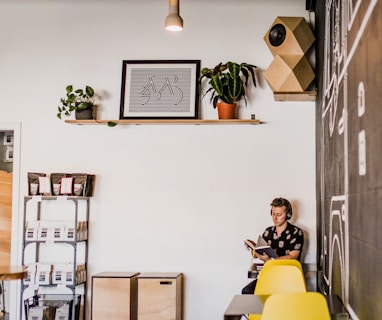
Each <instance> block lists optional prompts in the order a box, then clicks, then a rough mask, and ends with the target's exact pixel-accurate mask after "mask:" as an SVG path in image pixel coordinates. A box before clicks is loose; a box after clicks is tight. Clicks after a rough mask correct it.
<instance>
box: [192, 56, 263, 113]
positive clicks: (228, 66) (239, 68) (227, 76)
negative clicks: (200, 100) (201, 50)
mask: <svg viewBox="0 0 382 320" xmlns="http://www.w3.org/2000/svg"><path fill="white" fill-rule="evenodd" d="M256 68H257V67H256V66H255V65H252V64H249V63H240V64H239V63H236V62H231V61H229V62H227V63H224V64H223V63H219V64H218V65H217V66H215V67H214V68H213V69H209V68H203V69H202V71H201V75H200V79H199V82H200V84H202V83H203V81H207V80H208V84H209V86H210V88H209V89H208V90H207V91H206V92H205V94H204V95H203V97H204V96H205V95H207V94H208V93H211V98H210V102H211V103H212V105H213V107H214V108H216V107H218V114H219V119H234V118H235V111H236V106H237V102H239V101H240V100H241V99H244V101H245V104H247V100H246V95H247V87H248V84H249V81H250V78H252V84H253V86H254V87H256V78H255V69H256ZM226 109H228V110H229V112H228V113H227V114H226V113H225V112H224V110H226Z"/></svg>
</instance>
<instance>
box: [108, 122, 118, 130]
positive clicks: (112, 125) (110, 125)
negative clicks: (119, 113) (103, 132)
mask: <svg viewBox="0 0 382 320" xmlns="http://www.w3.org/2000/svg"><path fill="white" fill-rule="evenodd" d="M116 125H117V123H116V122H114V121H108V122H107V126H108V127H110V128H112V127H115V126H116Z"/></svg>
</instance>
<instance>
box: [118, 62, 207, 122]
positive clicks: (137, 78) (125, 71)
mask: <svg viewBox="0 0 382 320" xmlns="http://www.w3.org/2000/svg"><path fill="white" fill-rule="evenodd" d="M199 74H200V60H123V63H122V86H121V106H120V114H119V119H159V118H162V119H198V111H199V110H198V109H199V90H198V82H199Z"/></svg>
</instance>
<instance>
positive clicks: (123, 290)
mask: <svg viewBox="0 0 382 320" xmlns="http://www.w3.org/2000/svg"><path fill="white" fill-rule="evenodd" d="M137 275H138V273H137V272H102V273H98V274H96V275H94V276H93V277H92V307H91V310H92V320H105V319H106V320H136V319H137V311H136V310H137V309H136V306H137V299H136V292H137Z"/></svg>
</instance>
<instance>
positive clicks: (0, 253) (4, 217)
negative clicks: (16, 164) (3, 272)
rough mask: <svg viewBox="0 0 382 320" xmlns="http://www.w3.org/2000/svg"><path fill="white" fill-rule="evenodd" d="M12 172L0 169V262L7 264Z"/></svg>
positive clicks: (9, 245) (8, 258) (10, 229)
mask: <svg viewBox="0 0 382 320" xmlns="http://www.w3.org/2000/svg"><path fill="white" fill-rule="evenodd" d="M12 178H13V175H12V173H7V172H5V171H1V170H0V264H1V265H9V264H10V260H11V258H10V257H11V236H12V233H11V232H12Z"/></svg>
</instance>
